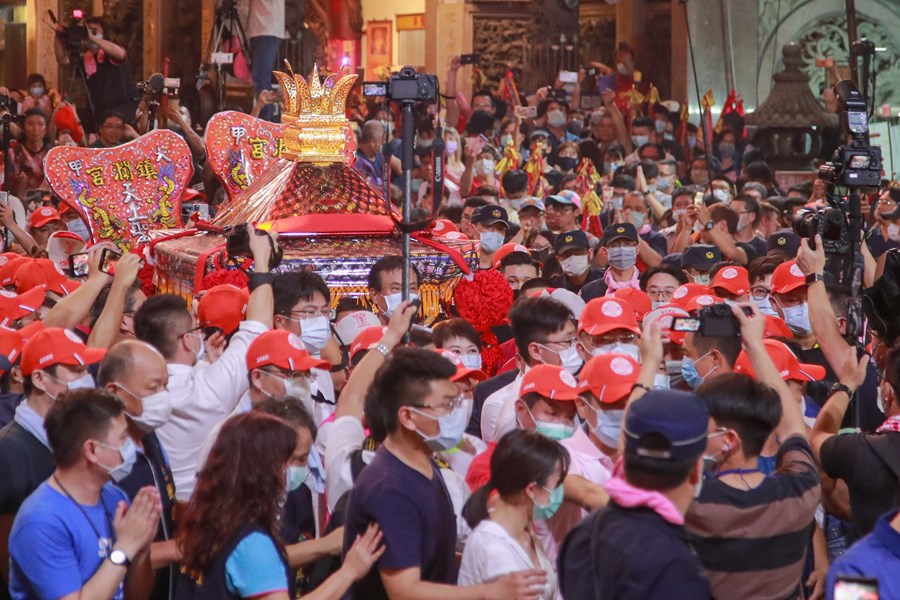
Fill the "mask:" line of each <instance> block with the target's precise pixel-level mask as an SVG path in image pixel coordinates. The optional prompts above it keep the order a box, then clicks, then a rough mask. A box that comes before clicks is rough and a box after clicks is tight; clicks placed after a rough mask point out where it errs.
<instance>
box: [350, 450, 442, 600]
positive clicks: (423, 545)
mask: <svg viewBox="0 0 900 600" xmlns="http://www.w3.org/2000/svg"><path fill="white" fill-rule="evenodd" d="M373 522H375V523H378V525H379V526H380V527H381V532H382V533H383V534H384V545H385V547H386V550H385V553H384V554H383V555H382V557H381V558H380V559H379V560H378V562H377V563H375V566H374V567H372V569H371V570H370V571H369V573H368V574H367V575H366V576H365V577H363V578H362V579H361V580H360V581H358V582H356V583H355V584H353V588H352V589H351V591H350V594H349V597H350V598H365V599H366V600H379V599H382V598H384V599H386V598H387V597H388V596H387V593H386V592H385V589H384V584H383V583H382V581H381V575H380V572H379V571H380V570H382V569H384V570H392V569H408V568H412V567H419V569H420V571H421V579H422V581H429V582H432V583H446V584H455V583H456V516H455V514H454V512H453V503H452V502H451V500H450V494H449V492H448V491H447V488H446V486H445V485H444V479H443V477H442V476H441V474H440V471H439V470H438V468H437V465H435V464H433V463H432V474H431V478H430V479H429V478H428V477H425V476H424V475H422V474H421V473H419V472H418V471H416V470H414V469H412V468H410V467H408V466H407V465H406V464H405V463H403V461H401V460H400V459H399V458H397V457H396V456H394V455H393V454H391V453H390V451H388V449H387V448H386V447H384V446H383V445H382V446H381V447H379V448H378V450H376V451H375V456H374V457H373V458H372V462H370V463H369V464H368V465H367V466H366V468H365V469H363V471H362V473H360V474H359V477H358V478H357V479H356V482H355V483H354V485H353V490H352V491H351V492H350V504H349V507H348V509H347V520H346V524H345V526H344V552H345V553H346V552H347V550H349V549H350V546H351V545H352V544H353V542H354V540H355V539H356V536H357V535H362V534H363V533H364V532H365V530H366V528H367V527H368V526H369V524H370V523H373Z"/></svg>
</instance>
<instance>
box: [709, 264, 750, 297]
mask: <svg viewBox="0 0 900 600" xmlns="http://www.w3.org/2000/svg"><path fill="white" fill-rule="evenodd" d="M709 287H711V288H712V290H713V291H714V292H715V291H716V288H722V289H723V290H726V291H727V292H728V293H730V294H734V295H735V296H743V295H744V294H746V293H747V292H749V291H750V273H749V272H748V271H747V269H745V268H744V267H725V268H723V269H719V272H718V273H716V276H715V277H714V278H713V282H712V285H710V286H709Z"/></svg>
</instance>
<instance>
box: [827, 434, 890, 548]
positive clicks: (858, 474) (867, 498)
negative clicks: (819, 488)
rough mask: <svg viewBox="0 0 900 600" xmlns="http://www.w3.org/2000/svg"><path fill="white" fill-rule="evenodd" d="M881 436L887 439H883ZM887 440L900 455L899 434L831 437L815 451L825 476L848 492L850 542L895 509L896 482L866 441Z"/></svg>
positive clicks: (864, 533)
mask: <svg viewBox="0 0 900 600" xmlns="http://www.w3.org/2000/svg"><path fill="white" fill-rule="evenodd" d="M882 436H887V437H886V438H883V437H882ZM874 438H879V439H878V441H876V443H883V442H885V441H887V443H888V444H892V446H893V448H894V452H896V453H900V433H894V432H888V433H876V434H864V433H850V434H845V435H833V436H831V437H830V438H828V439H827V440H825V443H824V444H822V448H821V450H820V452H819V454H820V458H821V462H822V468H823V469H824V470H825V473H827V474H828V476H829V477H832V478H834V479H843V480H844V481H845V482H847V488H848V490H849V491H850V509H851V511H852V515H851V518H850V524H851V530H850V538H851V540H856V539H859V538H861V537H862V536H864V535H867V534H868V533H870V532H871V531H872V529H873V528H874V527H875V522H876V521H877V520H878V517H879V516H881V515H882V514H884V513H885V512H887V511H888V510H890V509H891V508H893V507H895V506H896V500H897V488H898V482H897V479H896V477H895V476H894V474H893V473H892V472H891V469H890V468H889V467H888V466H887V465H886V464H885V463H884V461H882V460H881V458H879V456H878V454H876V452H875V450H874V449H873V448H872V445H871V443H870V442H872V441H874Z"/></svg>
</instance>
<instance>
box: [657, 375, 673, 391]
mask: <svg viewBox="0 0 900 600" xmlns="http://www.w3.org/2000/svg"><path fill="white" fill-rule="evenodd" d="M669 385H670V384H669V376H668V375H664V374H662V373H657V374H656V375H654V376H653V389H654V390H667V389H669Z"/></svg>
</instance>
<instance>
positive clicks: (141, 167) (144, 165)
mask: <svg viewBox="0 0 900 600" xmlns="http://www.w3.org/2000/svg"><path fill="white" fill-rule="evenodd" d="M137 174H138V177H142V178H144V179H153V178H154V177H156V175H157V173H156V169H155V168H154V167H153V163H152V162H150V159H149V158H145V159H144V160H142V161H141V162H139V163H138V164H137Z"/></svg>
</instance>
